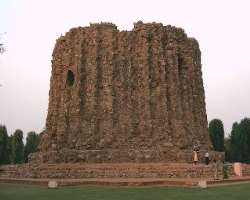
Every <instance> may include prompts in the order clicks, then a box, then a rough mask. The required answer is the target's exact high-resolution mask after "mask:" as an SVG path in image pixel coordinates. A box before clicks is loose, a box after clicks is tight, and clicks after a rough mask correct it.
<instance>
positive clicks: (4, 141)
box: [0, 125, 9, 165]
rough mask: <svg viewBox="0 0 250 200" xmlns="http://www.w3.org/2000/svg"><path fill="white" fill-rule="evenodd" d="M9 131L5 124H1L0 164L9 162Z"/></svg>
mask: <svg viewBox="0 0 250 200" xmlns="http://www.w3.org/2000/svg"><path fill="white" fill-rule="evenodd" d="M8 162H9V155H8V133H7V129H6V127H5V126H3V125H0V165H1V164H8Z"/></svg>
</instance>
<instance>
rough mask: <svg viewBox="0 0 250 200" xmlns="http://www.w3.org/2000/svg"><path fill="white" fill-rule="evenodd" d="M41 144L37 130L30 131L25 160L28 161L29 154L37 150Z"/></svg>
mask: <svg viewBox="0 0 250 200" xmlns="http://www.w3.org/2000/svg"><path fill="white" fill-rule="evenodd" d="M38 144H39V135H38V134H36V133H35V132H33V131H32V132H29V133H28V134H27V137H26V145H25V147H24V161H25V162H28V155H29V154H30V153H34V152H36V151H37V147H38Z"/></svg>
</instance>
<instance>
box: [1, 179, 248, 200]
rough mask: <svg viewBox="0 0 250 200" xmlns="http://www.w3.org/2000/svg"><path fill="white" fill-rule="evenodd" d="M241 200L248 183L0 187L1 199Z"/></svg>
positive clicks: (244, 196) (246, 194)
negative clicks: (207, 187) (180, 185)
mask: <svg viewBox="0 0 250 200" xmlns="http://www.w3.org/2000/svg"><path fill="white" fill-rule="evenodd" d="M47 199H51V200H78V199H79V200H80V199H81V200H96V199H98V200H139V199H141V200H161V199H162V200H196V199H197V200H210V199H211V200H232V199H233V200H241V199H250V184H242V185H233V186H223V187H215V188H209V189H198V188H177V187H144V188H127V187H117V188H115V187H97V186H71V187H59V188H58V189H47V188H46V187H42V186H31V185H19V184H18V185H17V184H2V183H0V200H47Z"/></svg>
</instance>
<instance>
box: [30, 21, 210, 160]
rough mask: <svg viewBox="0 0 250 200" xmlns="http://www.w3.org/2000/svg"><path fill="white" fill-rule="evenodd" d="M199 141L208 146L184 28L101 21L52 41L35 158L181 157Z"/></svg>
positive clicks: (194, 59) (193, 53)
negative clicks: (124, 25)
mask: <svg viewBox="0 0 250 200" xmlns="http://www.w3.org/2000/svg"><path fill="white" fill-rule="evenodd" d="M196 143H199V144H200V147H201V149H203V150H211V143H210V140H209V135H208V130H207V116H206V110H205V97H204V88H203V81H202V72H201V52H200V49H199V45H198V42H197V41H196V40H195V39H193V38H188V37H187V35H186V34H185V32H184V31H183V29H181V28H176V27H173V26H170V25H168V26H163V25H162V24H160V23H142V22H141V21H139V22H137V23H135V24H134V28H133V29H132V30H131V31H119V30H118V29H117V27H116V26H115V25H114V24H111V23H100V24H90V26H89V27H79V28H73V29H71V30H70V31H69V32H67V33H66V34H65V36H61V37H60V38H59V39H58V40H57V41H56V45H55V48H54V51H53V60H52V75H51V80H50V92H49V108H48V115H47V122H46V130H45V132H44V133H43V136H42V141H41V144H40V152H39V153H36V154H34V155H33V158H32V159H33V160H39V159H40V161H42V162H49V161H53V162H71V161H72V160H70V159H69V157H70V155H71V157H75V158H77V157H80V158H81V157H82V160H81V159H80V160H81V161H83V162H107V161H110V162H123V161H125V162H130V161H133V162H134V161H138V162H143V161H147V162H149V161H180V160H186V159H184V157H185V154H186V153H187V152H188V153H190V151H191V149H192V146H193V145H194V144H196ZM62 152H67V153H65V154H62ZM55 154H57V155H55ZM60 154H62V155H61V156H59V155H60ZM53 155H54V156H53ZM67 155H69V156H67ZM189 155H190V154H189ZM55 157H57V159H55ZM104 157H105V159H104ZM32 159H31V160H32ZM188 159H190V156H189V158H188ZM76 160H77V159H76Z"/></svg>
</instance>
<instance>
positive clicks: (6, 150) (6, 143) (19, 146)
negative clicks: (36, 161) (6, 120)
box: [0, 125, 39, 165]
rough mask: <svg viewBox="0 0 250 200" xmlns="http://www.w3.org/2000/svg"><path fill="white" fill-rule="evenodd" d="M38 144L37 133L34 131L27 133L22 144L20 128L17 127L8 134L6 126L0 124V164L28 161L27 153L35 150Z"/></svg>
mask: <svg viewBox="0 0 250 200" xmlns="http://www.w3.org/2000/svg"><path fill="white" fill-rule="evenodd" d="M38 144H39V135H38V134H37V133H36V132H34V131H31V132H29V133H28V134H27V137H26V144H25V145H24V143H23V131H22V130H20V129H17V130H16V131H15V132H14V133H13V134H12V135H10V136H9V135H8V133H7V128H6V126H4V125H0V165H6V164H20V163H24V162H28V155H29V154H30V153H33V152H36V151H37V147H38Z"/></svg>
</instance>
